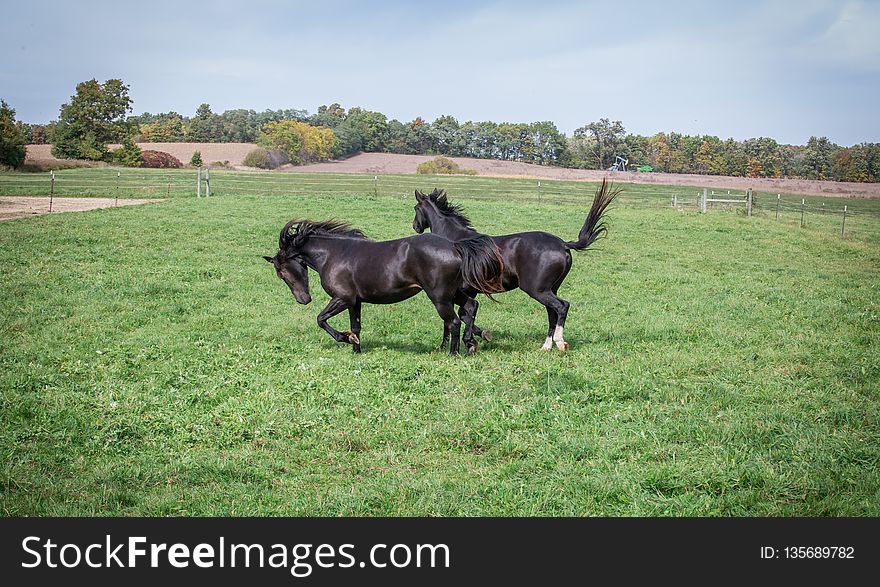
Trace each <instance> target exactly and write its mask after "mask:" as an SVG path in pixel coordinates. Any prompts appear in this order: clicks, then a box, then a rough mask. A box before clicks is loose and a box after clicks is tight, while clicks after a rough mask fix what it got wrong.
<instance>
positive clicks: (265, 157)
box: [242, 147, 269, 169]
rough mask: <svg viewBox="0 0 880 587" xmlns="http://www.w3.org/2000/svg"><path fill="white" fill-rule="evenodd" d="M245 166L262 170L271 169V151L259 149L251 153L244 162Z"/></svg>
mask: <svg viewBox="0 0 880 587" xmlns="http://www.w3.org/2000/svg"><path fill="white" fill-rule="evenodd" d="M242 164H243V165H247V166H248V167H259V168H260V169H269V151H267V150H266V149H264V148H263V147H257V148H256V149H254V150H252V151H251V152H249V153H248V154H247V155H245V157H244V161H242Z"/></svg>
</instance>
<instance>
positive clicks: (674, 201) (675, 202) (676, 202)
mask: <svg viewBox="0 0 880 587" xmlns="http://www.w3.org/2000/svg"><path fill="white" fill-rule="evenodd" d="M676 204H678V200H677V199H676V197H675V194H672V207H673V208H675V206H676Z"/></svg>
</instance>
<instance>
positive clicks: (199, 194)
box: [196, 165, 202, 198]
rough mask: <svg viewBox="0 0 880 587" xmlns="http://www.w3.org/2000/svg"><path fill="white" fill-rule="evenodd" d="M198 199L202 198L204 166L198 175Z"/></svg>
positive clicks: (200, 168) (200, 167)
mask: <svg viewBox="0 0 880 587" xmlns="http://www.w3.org/2000/svg"><path fill="white" fill-rule="evenodd" d="M196 197H197V198H201V197H202V166H201V165H199V171H198V175H197V176H196Z"/></svg>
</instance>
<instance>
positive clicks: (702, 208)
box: [700, 188, 709, 214]
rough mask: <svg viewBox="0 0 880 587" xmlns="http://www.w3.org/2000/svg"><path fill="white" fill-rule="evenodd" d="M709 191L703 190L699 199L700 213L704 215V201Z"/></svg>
mask: <svg viewBox="0 0 880 587" xmlns="http://www.w3.org/2000/svg"><path fill="white" fill-rule="evenodd" d="M708 193H709V190H707V189H706V188H703V197H702V198H701V199H700V212H702V213H703V214H705V213H706V199H707V198H708V197H709V195H708Z"/></svg>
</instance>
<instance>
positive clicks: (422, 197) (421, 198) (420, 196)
mask: <svg viewBox="0 0 880 587" xmlns="http://www.w3.org/2000/svg"><path fill="white" fill-rule="evenodd" d="M426 197H427V196H425V194H423V193H422V192H420V191H419V190H416V201H417V202H422V201H424V200H425V198H426Z"/></svg>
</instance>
